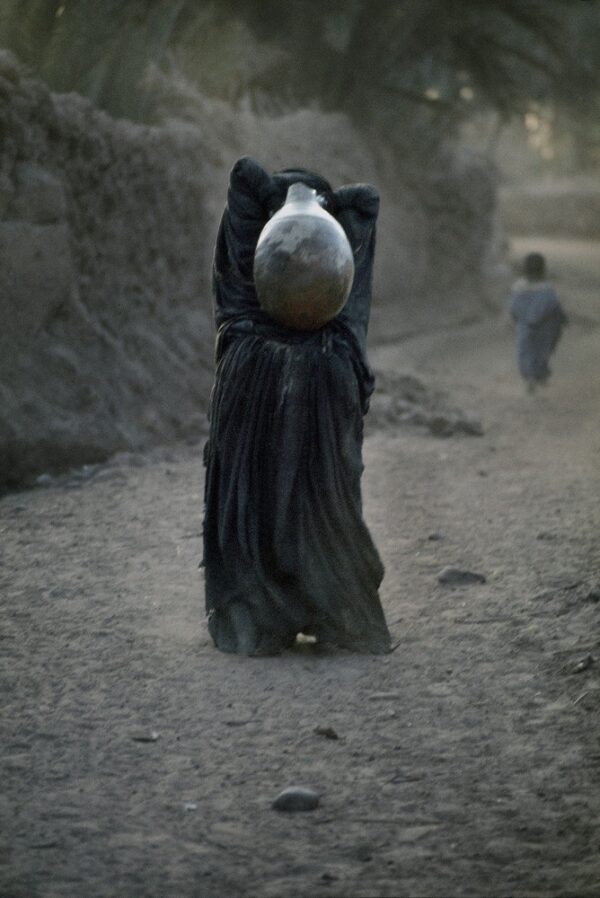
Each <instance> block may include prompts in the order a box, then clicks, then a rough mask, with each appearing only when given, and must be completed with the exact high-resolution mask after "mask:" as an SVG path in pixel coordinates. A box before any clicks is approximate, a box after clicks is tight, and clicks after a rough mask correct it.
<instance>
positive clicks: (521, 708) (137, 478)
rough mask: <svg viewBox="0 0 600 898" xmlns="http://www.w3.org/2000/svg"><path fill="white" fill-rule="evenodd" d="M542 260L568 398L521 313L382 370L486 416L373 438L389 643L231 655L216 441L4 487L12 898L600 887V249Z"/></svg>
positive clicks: (378, 355)
mask: <svg viewBox="0 0 600 898" xmlns="http://www.w3.org/2000/svg"><path fill="white" fill-rule="evenodd" d="M525 246H526V242H525V241H519V242H517V245H516V247H515V248H516V250H517V251H518V252H519V253H520V252H521V251H523V249H524V248H525ZM527 246H529V244H527ZM539 246H542V249H546V250H547V252H548V254H549V256H550V258H551V261H552V267H553V268H554V273H555V275H556V277H557V281H558V285H559V288H560V291H561V295H562V297H563V299H564V302H565V305H566V306H567V309H568V311H569V312H570V314H571V318H572V321H573V323H572V325H571V327H570V329H569V330H568V332H567V334H566V336H565V338H564V341H563V343H562V344H561V346H560V349H559V352H558V353H557V356H556V360H555V365H554V368H555V378H554V381H553V382H552V383H551V385H550V386H549V388H548V389H547V391H545V392H544V393H541V394H539V395H535V396H533V397H529V396H526V395H525V393H524V391H523V389H522V387H521V384H520V382H519V380H518V378H517V376H516V374H515V370H514V363H513V352H512V337H511V334H510V332H509V330H508V328H507V327H506V326H505V323H504V322H501V321H493V322H487V323H482V324H478V325H470V326H468V327H462V328H460V327H459V328H456V329H455V330H453V331H451V332H447V333H437V334H436V333H435V332H434V333H431V334H429V335H424V336H421V337H419V338H413V339H411V340H408V341H405V342H404V343H400V344H395V345H391V346H385V347H382V348H381V349H379V350H378V351H377V352H374V353H373V354H372V359H373V361H374V362H375V363H376V364H377V365H379V366H382V367H388V368H394V369H396V370H402V371H416V372H417V373H418V374H419V376H421V377H422V378H423V379H425V380H427V381H428V382H429V383H431V384H432V385H435V386H443V388H444V389H446V390H448V392H449V394H450V395H451V397H452V399H453V401H456V402H457V403H459V404H460V405H461V406H462V407H463V408H464V409H465V410H466V411H467V412H468V413H470V414H473V415H474V416H476V417H479V418H480V419H481V420H482V422H483V424H484V428H485V434H484V436H482V437H467V436H464V437H458V436H457V437H452V438H449V439H440V438H436V437H434V436H431V435H429V434H426V433H424V432H422V431H419V430H417V429H415V428H413V429H410V428H404V429H401V430H391V429H388V430H386V431H378V432H376V433H375V434H373V435H371V436H370V437H369V438H368V440H367V443H366V447H365V461H366V474H365V480H364V495H365V505H366V515H367V517H368V520H369V522H370V525H371V527H372V530H373V532H374V535H375V538H376V541H377V543H378V545H379V547H380V550H381V553H382V555H383V558H384V561H385V564H386V568H387V574H386V579H385V581H384V588H383V599H384V602H385V607H386V611H387V615H388V620H389V623H390V627H391V629H392V631H393V634H394V637H395V641H396V642H397V648H396V650H395V651H394V652H393V654H391V655H389V656H386V657H360V656H353V655H348V654H341V653H340V654H336V655H327V654H320V653H318V652H317V651H316V650H315V649H314V647H310V646H305V647H303V648H301V649H298V650H297V651H295V652H294V653H290V654H288V655H286V656H284V657H281V658H272V659H243V658H237V657H229V656H223V655H220V654H218V653H217V652H216V651H215V650H214V649H213V648H212V646H211V645H210V643H209V640H208V637H207V634H206V630H205V627H204V623H203V618H202V597H201V592H202V585H201V580H200V575H199V572H198V571H197V568H196V565H197V561H198V558H199V555H200V528H201V465H200V450H199V447H195V448H194V447H184V448H180V449H176V450H171V451H169V452H165V453H162V454H161V453H158V454H157V453H155V454H154V455H152V456H146V457H134V458H131V457H130V458H121V459H117V461H116V462H115V463H114V464H112V465H107V466H104V467H102V468H99V469H96V470H95V471H94V472H93V476H89V477H86V476H85V474H86V472H85V471H84V472H79V474H78V475H75V474H74V475H73V476H72V477H68V478H64V479H62V480H60V481H58V482H57V483H54V484H53V485H50V486H49V487H47V488H45V489H44V488H39V489H36V490H33V491H30V492H23V493H18V494H12V495H8V496H5V497H4V498H3V499H2V501H1V502H0V532H1V549H2V556H1V561H0V565H1V566H0V588H1V594H2V605H3V606H4V608H3V624H2V637H3V638H2V641H1V642H0V647H1V648H2V651H3V655H4V666H3V670H4V678H5V683H4V686H3V690H2V695H3V700H4V714H3V723H2V729H3V734H2V762H3V767H4V772H3V774H2V782H3V789H2V792H3V797H2V831H3V841H4V857H3V861H4V866H3V869H2V872H1V874H0V894H1V895H2V896H3V898H8V896H10V898H54V896H56V898H59V896H60V898H67V896H68V898H96V896H98V898H100V896H111V898H159V896H160V898H180V896H181V898H188V896H190V898H191V896H211V898H212V896H215V898H217V896H219V898H234V896H286V898H287V896H303V898H320V896H364V898H367V896H400V895H406V896H432V895H434V896H442V895H443V896H459V895H473V896H482V895H486V896H504V895H513V896H559V895H561V896H563V895H569V896H590V898H591V896H597V895H598V894H600V822H599V821H600V725H599V717H598V712H599V708H600V702H599V697H600V631H599V630H598V618H599V616H600V601H599V599H600V556H599V552H598V532H599V525H600V502H599V501H598V500H599V498H600V497H599V492H600V489H599V474H600V416H599V415H598V412H599V411H600V388H599V377H598V359H599V358H600V328H599V327H598V324H599V323H600V252H599V248H598V245H594V244H585V243H561V244H559V243H556V242H554V241H544V242H543V243H542V244H540V242H537V243H536V247H539ZM88 473H89V472H88ZM432 535H436V536H437V537H438V538H436V539H432V538H431V536H432ZM446 565H457V566H461V567H466V568H468V569H470V570H474V571H477V572H480V573H482V574H484V575H485V576H486V578H487V582H486V583H484V584H480V585H477V584H476V585H470V586H464V587H459V588H451V587H448V586H442V585H440V584H439V583H438V581H437V575H438V573H439V572H440V571H441V570H442V569H443V568H444V567H445V566H446ZM317 727H325V728H327V727H330V728H333V730H334V731H335V733H336V734H337V735H338V737H339V738H337V739H334V738H327V737H326V736H323V735H319V734H317V733H316V732H315V729H316V728H317ZM140 740H145V741H140ZM290 784H300V785H305V786H308V787H312V788H313V789H316V790H317V791H318V792H319V793H321V796H322V799H321V805H320V807H319V808H318V809H317V810H316V811H313V812H311V813H305V814H298V815H284V814H279V813H277V812H276V811H274V810H272V809H271V801H272V799H273V798H274V796H275V795H276V794H277V793H278V792H279V791H280V789H282V788H283V787H285V786H288V785H290Z"/></svg>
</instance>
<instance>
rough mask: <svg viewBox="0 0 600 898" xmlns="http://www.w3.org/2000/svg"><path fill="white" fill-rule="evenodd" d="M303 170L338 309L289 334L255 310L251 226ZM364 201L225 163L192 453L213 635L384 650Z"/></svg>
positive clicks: (370, 217)
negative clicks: (370, 516)
mask: <svg viewBox="0 0 600 898" xmlns="http://www.w3.org/2000/svg"><path fill="white" fill-rule="evenodd" d="M299 180H302V181H303V182H304V183H307V184H308V185H309V186H311V187H316V189H317V190H318V191H319V192H320V193H322V194H323V195H325V196H326V208H329V211H331V212H332V214H334V216H335V217H336V218H337V220H338V221H339V222H340V224H341V225H342V227H343V228H344V230H345V232H346V234H347V236H348V238H349V240H350V244H351V246H352V249H353V252H354V261H355V277H354V283H353V287H352V291H351V294H350V297H349V299H348V302H347V303H346V306H345V307H344V309H343V310H342V312H340V314H339V315H338V316H337V317H336V318H335V319H334V320H333V321H331V322H330V323H329V324H327V325H326V326H325V327H323V328H321V329H320V330H317V331H313V332H298V331H292V330H289V329H287V328H284V327H282V326H281V325H278V324H276V323H275V322H274V321H273V319H271V318H270V317H269V316H268V315H267V314H266V313H265V312H263V311H262V309H261V308H260V306H259V304H258V300H257V298H256V292H255V289H254V284H253V280H252V265H253V259H254V250H255V247H256V243H257V240H258V237H259V234H260V232H261V230H262V228H263V227H264V225H265V224H266V222H267V221H268V219H269V217H270V215H272V214H273V212H274V211H276V210H277V209H278V208H279V207H280V206H281V205H282V203H283V202H284V200H285V196H286V193H287V188H288V186H289V184H291V183H293V182H294V181H299ZM378 206H379V199H378V196H377V193H376V191H375V190H374V188H372V187H369V186H366V185H356V186H352V187H342V188H340V189H339V190H336V191H331V189H330V188H329V185H328V184H327V182H325V181H323V179H320V178H318V177H317V176H313V175H311V174H310V173H308V172H304V173H303V174H302V175H301V176H298V175H297V174H293V173H279V174H275V175H273V176H270V175H269V174H268V173H267V172H266V171H265V170H264V169H262V168H261V167H260V166H259V165H258V163H256V162H255V161H254V160H252V159H249V158H247V157H245V158H243V159H240V160H239V161H238V162H237V163H236V164H235V166H234V167H233V169H232V172H231V178H230V185H229V191H228V197H227V206H226V208H225V212H224V214H223V218H222V221H221V226H220V229H219V234H218V237H217V245H216V250H215V258H214V271H213V284H214V296H215V319H216V325H217V341H216V362H217V368H216V377H215V384H214V388H213V392H212V396H211V404H210V412H209V417H210V434H209V440H208V443H207V445H206V448H205V465H206V488H205V514H204V567H205V585H206V610H207V613H208V627H209V632H210V633H211V636H212V638H213V640H214V642H215V645H216V646H217V647H218V648H219V649H221V650H223V651H230V652H239V653H241V654H268V653H273V652H277V651H280V650H281V649H283V648H285V647H287V646H289V645H291V644H292V643H293V642H294V641H295V638H296V635H297V634H298V633H300V632H302V633H305V634H313V635H315V636H316V637H317V640H318V641H323V642H327V643H331V644H334V645H337V646H343V647H346V648H351V649H354V650H358V651H371V652H385V651H389V648H390V638H389V633H388V629H387V626H386V623H385V619H384V616H383V611H382V608H381V604H380V601H379V596H378V588H379V585H380V583H381V580H382V577H383V566H382V564H381V561H380V558H379V555H378V553H377V550H376V548H375V546H374V544H373V542H372V540H371V536H370V534H369V531H368V529H367V527H366V525H365V523H364V521H363V518H362V504H361V491H360V479H361V474H362V470H363V464H362V439H363V415H364V413H365V412H366V410H367V408H368V398H369V396H370V394H371V392H372V390H373V376H372V373H371V371H370V369H369V367H368V364H367V361H366V356H365V344H366V336H367V325H368V320H369V309H370V301H371V277H372V267H373V256H374V245H375V221H376V217H377V211H378Z"/></svg>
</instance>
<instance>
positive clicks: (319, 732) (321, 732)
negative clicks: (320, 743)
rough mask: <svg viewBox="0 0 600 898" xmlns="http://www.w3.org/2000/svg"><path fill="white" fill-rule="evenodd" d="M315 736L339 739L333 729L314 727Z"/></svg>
mask: <svg viewBox="0 0 600 898" xmlns="http://www.w3.org/2000/svg"><path fill="white" fill-rule="evenodd" d="M314 732H315V735H316V736H324V737H325V738H326V739H339V738H340V737H339V736H338V734H337V733H336V731H335V730H334V729H333V727H315V730H314Z"/></svg>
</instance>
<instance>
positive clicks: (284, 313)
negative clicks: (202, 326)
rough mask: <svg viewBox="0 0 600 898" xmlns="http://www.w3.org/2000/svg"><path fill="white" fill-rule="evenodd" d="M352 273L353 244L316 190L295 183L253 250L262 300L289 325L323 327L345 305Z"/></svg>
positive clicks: (258, 288)
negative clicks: (319, 200)
mask: <svg viewBox="0 0 600 898" xmlns="http://www.w3.org/2000/svg"><path fill="white" fill-rule="evenodd" d="M353 278H354V260H353V257H352V249H351V247H350V244H349V242H348V238H347V237H346V234H345V232H344V229H343V228H342V226H341V225H340V224H339V223H338V222H337V221H336V220H335V218H333V216H332V215H330V214H329V212H326V211H325V209H323V208H322V207H321V206H320V205H319V203H318V201H317V192H316V190H312V189H311V188H310V187H307V186H306V185H305V184H302V183H300V182H299V183H297V184H292V185H291V187H289V189H288V192H287V197H286V200H285V203H284V204H283V206H282V207H281V209H279V211H278V212H276V213H275V215H274V216H273V217H272V218H271V219H270V221H269V222H267V224H266V225H265V227H264V228H263V230H262V231H261V234H260V237H259V238H258V243H257V245H256V251H255V254H254V284H255V287H256V293H257V296H258V301H259V302H260V304H261V306H262V308H263V309H264V310H265V311H266V312H268V313H269V315H270V316H271V317H272V318H274V319H275V321H278V322H279V323H280V324H283V325H285V327H289V328H292V329H293V330H301V331H310V330H317V328H319V327H323V325H324V324H327V322H328V321H331V319H332V318H334V317H335V316H336V315H337V314H338V312H340V311H341V309H342V308H343V307H344V304H345V302H346V300H347V299H348V296H349V294H350V289H351V287H352V280H353Z"/></svg>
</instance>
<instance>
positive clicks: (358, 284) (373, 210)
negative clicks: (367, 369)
mask: <svg viewBox="0 0 600 898" xmlns="http://www.w3.org/2000/svg"><path fill="white" fill-rule="evenodd" d="M334 195H335V199H336V204H337V210H336V218H337V219H338V221H339V222H340V224H341V225H342V227H343V228H344V230H345V232H346V235H347V237H348V240H349V241H350V246H351V247H352V252H353V254H354V281H353V284H352V290H351V291H350V296H349V297H348V301H347V303H346V305H345V306H344V308H343V310H342V312H341V313H340V319H341V320H342V321H344V322H345V323H346V324H347V325H348V327H350V328H351V330H352V331H353V332H354V333H355V335H356V337H357V338H358V341H359V343H360V346H361V348H362V350H363V351H364V350H365V348H366V342H367V330H368V326H369V316H370V313H371V294H372V281H373V264H374V261H375V229H376V222H377V215H378V212H379V194H378V192H377V190H376V189H375V188H374V187H372V186H371V185H370V184H353V185H351V186H347V187H340V188H339V189H338V190H336V191H335V192H334Z"/></svg>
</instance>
